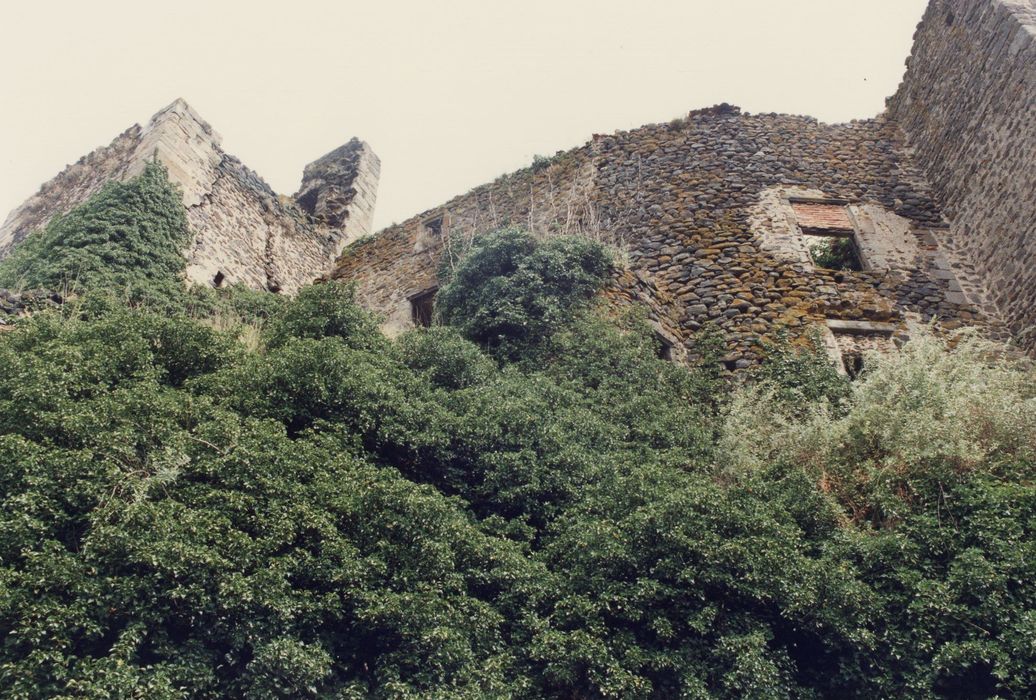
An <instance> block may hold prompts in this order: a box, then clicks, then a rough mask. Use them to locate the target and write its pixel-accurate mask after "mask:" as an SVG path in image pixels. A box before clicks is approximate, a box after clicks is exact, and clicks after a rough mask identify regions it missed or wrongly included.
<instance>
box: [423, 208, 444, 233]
mask: <svg viewBox="0 0 1036 700" xmlns="http://www.w3.org/2000/svg"><path fill="white" fill-rule="evenodd" d="M447 221H448V217H447V216H446V213H445V212H442V213H439V214H436V215H435V216H430V217H428V218H427V219H425V220H423V221H422V222H421V230H422V231H424V232H425V233H426V234H428V235H429V236H435V237H436V238H442V237H443V235H444V234H445V233H446V224H447Z"/></svg>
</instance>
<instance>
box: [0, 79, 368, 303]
mask: <svg viewBox="0 0 1036 700" xmlns="http://www.w3.org/2000/svg"><path fill="white" fill-rule="evenodd" d="M152 159H157V160H158V161H159V162H161V163H162V164H163V165H165V167H166V169H167V170H168V172H169V178H170V180H172V181H173V182H174V183H176V184H177V185H178V186H179V187H180V190H181V192H182V194H183V204H184V208H185V210H186V213H187V220H188V223H189V225H190V228H191V232H192V234H193V236H192V243H191V245H190V247H189V248H188V249H187V250H185V251H184V255H185V257H186V258H187V277H188V279H189V280H191V281H192V282H195V283H198V284H209V285H213V286H223V285H227V284H234V283H238V284H243V285H245V286H247V287H250V288H252V289H269V290H273V291H285V292H289V293H290V292H294V291H296V290H297V289H298V288H299V287H301V286H304V285H306V284H309V283H310V282H312V280H313V278H314V277H316V276H318V275H320V274H321V273H323V272H325V271H327V270H328V269H329V268H330V267H331V264H332V263H333V261H334V259H335V257H336V256H337V255H338V254H339V253H340V252H341V250H342V248H343V247H344V246H345V245H346V244H347V243H348V242H350V241H351V240H354V239H355V238H358V237H360V236H362V235H364V234H366V233H368V232H369V231H370V228H371V221H372V217H373V213H374V205H375V199H376V194H377V187H378V175H379V170H380V163H379V161H378V157H377V156H376V155H375V154H374V152H373V151H372V150H371V148H370V146H368V145H367V144H366V143H364V142H362V141H359V140H358V139H353V140H351V141H349V142H348V143H347V144H346V145H345V146H342V147H341V148H339V149H336V150H334V151H332V152H331V153H329V154H328V155H326V156H324V157H323V158H321V159H320V160H318V161H316V162H315V163H313V164H311V165H309V166H307V167H306V171H305V172H306V175H305V177H304V179H303V187H302V190H300V195H299V196H300V201H298V202H296V200H294V199H292V198H287V197H280V196H278V195H277V193H275V192H274V191H273V189H271V188H270V186H269V185H267V184H266V182H264V181H263V180H262V178H260V177H259V176H258V175H257V174H256V173H254V172H253V171H251V170H249V169H248V168H247V167H245V166H244V164H242V163H241V161H240V160H238V159H237V158H235V157H234V156H231V155H229V154H227V153H226V152H224V151H223V148H222V146H221V138H220V136H219V134H218V133H216V131H215V130H214V129H213V128H212V127H211V126H209V124H208V123H207V122H206V121H205V120H204V119H202V118H201V116H200V115H199V114H198V113H197V112H196V111H194V109H192V108H191V107H190V105H188V104H187V103H186V102H185V101H184V100H182V99H178V100H176V101H175V102H173V103H172V104H171V105H169V106H168V107H166V108H165V109H162V110H161V111H159V112H158V113H157V114H155V115H154V116H153V117H152V118H151V119H150V120H149V121H148V123H147V124H146V125H145V126H143V127H142V126H139V125H135V126H132V127H130V128H129V129H127V130H126V131H124V132H123V133H122V134H120V135H119V136H118V137H117V138H116V139H115V140H114V141H113V142H112V143H111V144H109V145H108V146H104V147H102V148H98V149H97V150H95V151H93V152H92V153H90V154H89V155H87V156H84V157H83V158H81V159H79V161H77V162H76V163H74V164H72V165H70V166H68V167H67V168H66V169H65V170H64V171H62V172H61V173H60V174H59V175H57V176H56V177H55V178H54V179H53V180H51V181H50V182H47V183H46V184H44V185H43V186H42V187H41V188H40V190H39V192H37V193H36V194H35V195H34V196H33V197H31V198H30V199H29V200H28V201H26V202H25V203H24V204H22V205H21V206H20V207H18V208H17V209H15V210H14V211H13V212H11V214H10V216H8V218H7V221H6V222H5V223H4V224H3V226H2V227H0V258H2V257H4V256H6V255H7V254H8V253H10V252H11V250H13V248H14V247H15V246H17V245H18V243H19V242H21V241H22V240H23V239H24V238H25V237H26V236H28V235H30V234H31V233H32V232H33V231H36V230H38V229H40V228H42V227H43V226H46V224H47V223H48V222H49V221H50V220H51V219H52V218H54V217H55V216H57V215H60V214H63V213H65V212H67V211H69V210H70V209H72V208H73V207H75V206H76V205H78V204H81V203H83V202H84V201H86V200H87V199H88V198H89V197H90V196H91V195H93V194H95V193H96V192H97V191H99V190H100V189H101V187H102V186H103V185H104V184H105V183H106V182H109V181H111V180H126V179H129V178H131V177H133V176H135V175H138V174H139V173H140V172H141V171H142V170H143V169H144V166H145V164H146V163H147V162H148V161H150V160H152Z"/></svg>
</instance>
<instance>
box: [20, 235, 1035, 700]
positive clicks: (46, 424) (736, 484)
mask: <svg viewBox="0 0 1036 700" xmlns="http://www.w3.org/2000/svg"><path fill="white" fill-rule="evenodd" d="M557 245H559V244H552V243H550V242H548V243H539V242H536V241H532V240H531V239H527V238H526V237H524V236H523V235H520V234H518V233H516V232H510V233H507V234H501V236H500V237H499V238H497V239H495V240H494V241H490V242H488V243H487V244H486V247H485V248H484V249H482V250H481V251H480V250H479V249H476V250H475V251H474V252H473V253H472V254H471V256H470V257H469V258H468V259H466V260H465V261H462V262H461V264H460V265H459V266H458V268H457V276H456V278H455V279H456V280H457V281H458V285H461V282H460V281H463V285H464V286H456V287H453V291H452V292H451V294H452V295H454V296H453V299H452V300H450V299H449V297H447V306H448V307H449V308H450V309H451V310H450V311H449V313H444V314H443V318H445V319H447V320H450V321H452V323H453V324H455V325H445V326H439V327H434V328H431V329H421V330H417V331H414V332H412V333H410V334H406V335H404V336H403V337H401V338H399V339H397V340H395V341H390V340H388V339H386V338H384V337H383V336H382V335H381V334H380V333H379V332H378V329H377V324H376V321H375V319H373V318H372V317H370V316H369V315H368V314H366V313H365V312H364V311H362V310H361V309H359V307H357V305H356V304H355V299H354V294H353V291H352V290H351V289H350V288H348V287H344V286H340V285H336V284H323V285H318V286H315V287H312V288H310V289H307V290H305V291H304V292H303V293H302V294H300V295H299V297H298V298H296V299H294V300H289V301H278V302H276V303H271V304H266V303H265V301H264V300H263V298H258V299H251V298H249V297H248V295H242V296H241V297H234V296H228V297H222V296H221V297H218V298H212V297H210V296H209V295H207V294H205V295H199V296H198V301H197V304H198V306H199V307H200V308H201V309H202V316H203V317H204V319H203V321H201V322H199V321H198V320H195V319H193V318H191V317H189V316H188V315H186V314H183V313H170V312H169V309H168V307H166V308H161V309H160V310H159V311H156V307H149V306H144V307H135V308H128V307H127V306H126V305H125V304H122V303H119V302H117V301H115V300H113V299H111V298H110V297H96V296H90V295H88V296H86V297H84V298H83V299H81V300H80V301H79V302H78V303H77V304H74V305H69V306H68V307H66V308H65V310H64V312H63V313H62V314H57V313H50V314H39V315H37V316H34V317H33V318H32V319H30V320H28V321H27V322H25V323H23V324H20V326H19V327H18V328H17V329H16V330H14V331H11V332H8V333H5V334H3V335H0V368H2V369H3V371H0V464H2V465H3V467H2V469H0V697H7V698H37V697H71V696H87V697H105V698H107V697H157V698H185V697H192V698H194V697H198V698H207V697H210V698H216V697H228V696H229V697H256V698H288V697H290V698H296V697H343V698H361V697H374V698H380V697H384V698H388V697H392V698H400V697H403V698H407V697H410V698H417V697H422V698H423V697H441V698H454V697H468V698H486V697H501V698H503V697H528V698H536V697H559V698H562V697H563V698H572V697H580V698H591V697H595V698H598V697H599V698H660V697H699V698H706V697H716V698H743V697H752V698H787V697H803V698H819V697H941V696H953V695H956V696H971V697H991V696H994V695H996V696H999V697H1005V698H1007V697H1019V698H1021V697H1031V696H1032V695H1033V693H1034V691H1036V673H1034V671H1033V669H1036V663H1034V662H1036V658H1034V656H1036V652H1034V649H1036V644H1034V639H1036V613H1034V610H1036V563H1034V562H1036V551H1034V548H1036V544H1034V542H1036V537H1034V535H1036V532H1034V530H1036V487H1034V486H1033V484H1034V480H1033V476H1034V461H1036V455H1034V454H1033V446H1034V445H1036V403H1034V402H1036V398H1034V393H1033V386H1036V384H1034V382H1033V381H1032V380H1033V377H1032V373H1031V371H1026V370H1023V369H1016V368H1009V367H1007V366H1006V365H1005V364H1004V362H1003V361H1002V360H997V359H995V358H993V357H992V356H991V355H990V348H988V347H986V346H984V345H983V344H982V343H980V342H978V341H977V340H974V339H967V338H965V339H963V340H962V341H961V342H959V343H958V344H957V347H956V349H955V350H954V351H953V352H950V351H948V350H947V349H946V348H945V347H943V346H942V345H941V344H940V343H938V342H936V341H935V340H932V339H919V340H915V341H913V342H911V343H909V344H907V345H906V346H905V348H904V351H903V352H902V353H900V354H899V355H896V356H890V357H887V358H868V360H867V370H866V371H865V372H864V374H863V375H862V376H861V377H860V378H859V379H858V380H857V381H856V382H855V383H853V384H849V383H847V382H845V381H844V380H842V379H840V378H838V377H837V375H834V374H833V373H832V372H830V371H829V370H827V369H825V368H826V367H827V366H826V365H824V364H822V359H821V356H820V355H817V354H812V355H810V354H805V355H803V354H799V353H797V352H796V351H793V350H792V349H791V348H790V347H778V348H776V349H775V351H774V353H773V357H772V360H771V362H770V363H769V364H768V365H767V366H766V367H765V368H764V369H762V370H761V373H760V376H759V377H757V378H756V380H755V381H754V382H753V383H751V384H748V385H745V386H741V387H737V388H736V389H733V390H732V391H733V394H732V395H731V396H729V397H728V396H725V394H726V392H728V391H731V389H728V388H727V385H726V384H724V383H723V382H722V381H721V380H720V379H719V378H718V374H717V373H716V372H715V371H714V368H713V367H711V366H702V367H697V368H691V369H685V368H682V367H678V366H676V365H673V364H672V363H669V362H666V361H664V360H661V359H658V357H657V356H656V352H655V347H654V345H653V342H654V341H653V338H652V335H651V333H650V331H649V330H648V329H647V328H646V327H645V326H644V324H643V323H642V322H641V321H638V320H637V319H636V318H630V319H618V320H615V319H613V320H610V321H605V320H602V319H601V318H600V317H599V316H598V315H596V314H595V313H594V312H593V310H592V308H591V307H590V304H589V301H588V300H589V297H590V294H591V292H592V290H593V289H594V288H595V285H596V284H599V282H594V280H595V279H598V277H597V273H596V272H595V270H597V269H598V268H597V267H596V266H595V265H596V264H595V263H594V264H589V266H588V267H587V268H584V269H583V271H582V272H578V273H572V272H571V271H567V270H561V271H560V272H559V273H558V274H559V275H560V278H557V277H555V268H554V267H553V262H557V263H558V264H561V262H564V264H566V265H567V264H569V262H571V260H572V257H573V256H574V258H575V259H581V260H589V261H593V260H598V259H599V260H603V257H601V258H599V257H598V255H597V253H593V252H592V251H589V249H586V250H584V249H582V248H578V249H574V248H567V247H564V246H562V247H561V248H557V247H554V246H557ZM544 249H547V250H548V251H550V252H549V254H548V253H545V252H544ZM487 251H491V252H487ZM509 255H513V256H515V257H514V259H513V260H512V261H511V262H510V263H506V261H505V260H504V257H506V256H509ZM551 261H553V262H551ZM469 265H470V266H471V268H472V269H467V268H468V266H469ZM487 269H490V270H492V275H487V274H485V272H486V270H487ZM534 278H538V279H541V280H542V281H543V283H544V285H543V286H542V287H535V286H534V285H533V284H532V282H531V281H530V279H534ZM566 280H567V281H566ZM573 280H575V281H573ZM483 283H484V284H483ZM461 289H465V290H468V292H470V293H472V294H474V295H475V296H474V297H473V298H475V299H480V300H481V301H479V302H477V303H476V302H475V301H472V298H467V297H462V296H461V291H460V290H461ZM491 290H493V291H495V293H490V291H491ZM544 290H547V291H544ZM468 292H465V294H467V293H468ZM553 293H557V294H558V295H560V297H559V298H557V299H553V300H549V299H541V298H540V295H548V296H549V294H553ZM181 298H183V297H181ZM210 304H211V305H223V306H220V307H219V308H220V309H221V310H220V311H219V313H224V312H225V313H227V314H233V315H238V316H239V317H241V318H252V319H255V320H262V321H263V323H262V326H261V330H260V331H258V332H257V333H256V334H255V336H254V337H252V338H251V339H250V341H249V342H242V340H241V334H240V333H239V330H240V329H239V328H237V327H228V328H224V327H222V326H221V325H220V324H218V323H213V322H212V314H211V312H210V311H209V310H211V309H212V308H214V307H213V306H210ZM483 304H484V305H485V306H484V307H483V306H482V305H483ZM461 308H464V309H466V310H467V311H466V313H460V312H459V309H461ZM536 309H546V310H547V311H548V312H549V314H550V315H549V322H547V321H545V322H543V323H542V324H540V323H539V322H537V323H536V324H533V325H534V326H535V330H534V331H533V330H530V328H532V327H533V326H529V325H525V326H523V325H522V324H517V325H506V324H497V319H499V318H501V317H503V316H506V318H507V319H512V320H513V319H516V318H519V317H523V316H525V317H528V318H531V317H532V315H533V314H534V313H535V311H536ZM501 310H503V311H501ZM504 311H506V313H503V312H504ZM455 314H456V315H455ZM501 314H502V315H501ZM470 319H477V320H478V323H476V324H474V325H470V324H468V323H467V321H468V320H470ZM508 323H510V321H508ZM480 329H481V330H480ZM489 329H492V330H489ZM512 330H513V335H508V334H509V333H512ZM483 331H485V332H483ZM700 342H701V344H702V345H703V346H704V345H707V339H702V340H701V341H700ZM701 354H703V355H707V353H705V352H704V351H702V353H701ZM713 364H714V362H713Z"/></svg>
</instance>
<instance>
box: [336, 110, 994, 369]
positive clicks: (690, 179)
mask: <svg viewBox="0 0 1036 700" xmlns="http://www.w3.org/2000/svg"><path fill="white" fill-rule="evenodd" d="M803 195H811V196H813V197H816V198H823V199H835V200H844V201H845V202H846V203H848V205H849V211H851V212H853V215H854V217H855V218H857V219H858V220H860V221H862V222H863V223H860V224H859V230H858V231H857V233H856V235H857V237H858V238H859V239H860V247H861V250H863V251H865V252H866V253H867V254H868V256H869V257H870V258H871V259H872V260H878V261H879V262H880V263H881V264H880V266H873V267H872V268H871V269H865V270H862V271H859V272H851V271H842V270H828V269H823V268H818V267H816V266H814V265H813V264H812V262H810V260H809V257H808V253H807V254H805V255H803V254H802V252H803V251H802V249H801V243H800V242H799V239H800V238H801V230H800V229H799V227H798V225H797V222H796V221H795V217H794V211H793V208H792V207H791V206H790V203H789V202H788V199H789V197H795V196H803ZM439 216H443V217H444V219H445V220H446V221H448V225H447V226H446V227H445V230H444V231H443V233H442V234H440V235H431V234H429V232H428V226H427V223H428V222H429V220H432V219H434V218H437V217H439ZM506 224H520V225H524V226H525V227H526V228H529V229H530V230H532V231H534V232H535V233H537V234H538V235H555V234H561V233H578V234H581V235H588V236H592V237H594V238H596V239H598V240H601V241H602V242H604V243H606V244H609V245H611V246H612V247H613V249H614V250H615V251H616V252H617V259H618V260H619V261H620V269H619V270H618V271H617V273H616V276H615V283H614V285H613V286H612V288H611V289H609V290H608V291H607V292H606V294H605V296H606V297H607V298H608V299H610V300H612V301H613V302H614V303H617V304H626V303H641V304H645V305H646V306H647V308H648V312H649V316H650V318H651V321H652V322H653V323H654V324H655V326H656V327H657V328H658V329H659V330H660V331H661V332H662V333H663V334H664V335H665V336H666V337H668V338H672V339H674V340H675V341H676V342H677V343H678V344H679V345H680V347H679V348H677V350H678V352H677V355H678V356H685V357H689V358H693V357H694V352H693V337H694V334H695V333H696V332H697V331H698V330H700V329H701V328H703V327H704V326H705V325H706V324H711V325H713V326H716V327H718V328H719V329H721V331H722V333H723V335H724V337H725V338H726V342H727V351H728V352H727V356H726V357H725V358H724V361H725V362H726V363H727V364H728V365H729V366H731V367H746V366H749V365H751V364H753V363H755V362H756V361H758V360H759V359H760V357H761V356H762V352H763V350H762V346H763V344H764V343H765V342H766V341H769V340H773V339H774V337H775V335H776V334H777V332H778V330H780V329H785V330H786V331H787V332H788V333H789V334H790V335H791V336H792V337H793V338H799V339H804V338H806V337H808V336H809V335H811V333H812V329H813V328H814V326H816V325H818V324H819V325H823V324H824V323H825V322H826V321H827V320H828V319H844V320H858V321H870V322H888V323H893V324H898V325H900V326H903V325H905V319H906V317H907V315H908V314H910V315H916V316H917V317H919V318H921V319H923V320H931V319H939V320H941V322H942V323H943V324H944V325H946V326H950V327H953V326H957V325H961V324H977V325H983V326H986V327H987V328H989V329H990V331H991V332H993V333H996V332H998V326H997V319H996V318H995V317H989V316H987V315H985V314H983V313H982V311H981V309H980V308H979V307H978V306H977V305H976V304H974V303H972V302H971V300H970V299H969V298H968V297H967V295H966V294H965V293H963V291H962V287H961V285H960V283H959V281H958V280H957V273H956V271H955V268H954V266H953V264H952V263H950V262H949V261H948V260H947V259H946V257H945V256H943V255H941V253H940V249H939V239H940V237H941V236H942V235H943V233H944V232H945V228H944V224H943V217H942V213H941V211H940V209H939V207H938V205H937V204H936V202H935V201H934V199H933V198H932V197H931V195H930V193H929V192H928V188H927V185H926V183H925V180H924V178H923V177H922V176H921V175H920V174H919V173H918V171H917V170H916V169H915V168H914V167H913V165H912V163H911V160H910V158H909V153H908V152H907V151H906V150H905V149H904V147H903V143H902V139H901V134H900V132H899V130H898V129H897V127H896V125H895V124H894V123H893V122H891V121H890V120H888V119H886V118H884V117H882V118H878V119H871V120H864V121H858V122H853V123H850V124H842V125H826V124H821V123H819V122H817V121H816V120H814V119H810V118H807V117H795V116H786V115H776V114H760V115H748V114H742V113H741V112H740V110H738V109H737V108H735V107H729V106H726V105H723V106H720V107H718V108H712V109H707V110H699V111H697V112H693V113H691V114H690V115H689V116H688V117H687V118H686V119H683V120H678V121H675V122H672V123H669V124H658V125H650V126H645V127H642V128H640V129H635V130H633V131H628V132H620V133H616V134H614V135H607V136H601V135H598V136H595V137H594V138H593V140H592V141H591V142H589V143H588V144H586V145H585V146H582V147H580V148H576V149H574V150H572V151H568V152H566V153H563V154H559V155H558V156H556V157H555V158H553V159H552V160H551V162H549V163H546V164H544V163H540V164H537V165H536V166H534V167H531V168H527V169H525V170H523V171H519V172H517V173H514V174H512V175H508V176H505V177H502V178H500V179H498V180H497V181H495V182H493V183H490V184H488V185H484V186H482V187H479V188H477V189H475V190H473V191H471V192H469V193H468V194H466V195H463V196H460V197H457V198H455V199H453V200H451V201H450V202H447V203H446V204H444V205H443V206H442V207H439V208H436V209H434V210H430V211H428V212H425V213H423V214H421V215H420V216H417V217H414V218H413V219H411V220H409V221H406V222H404V223H402V224H400V225H398V226H394V227H392V228H389V229H387V230H385V231H382V232H381V233H379V234H378V235H376V236H375V237H373V238H371V239H368V240H365V241H362V242H359V243H357V244H354V245H353V246H350V247H349V248H347V249H346V251H345V252H344V254H343V256H342V257H341V259H340V260H339V262H338V265H337V267H336V269H335V271H334V273H333V275H332V277H334V278H336V279H343V280H352V281H355V282H356V283H357V285H358V289H359V294H360V298H361V300H362V301H363V302H364V303H365V304H366V305H367V306H369V307H370V308H372V309H374V310H376V311H378V312H380V313H382V314H383V315H384V316H385V319H386V328H387V329H388V330H390V331H394V332H395V331H399V330H401V329H403V328H405V327H407V326H409V325H410V313H409V301H408V300H409V298H410V297H411V296H413V295H414V294H417V293H419V292H421V291H424V290H427V289H429V288H432V287H434V286H435V284H436V271H437V269H438V266H439V265H440V264H441V263H442V260H443V256H444V253H448V252H449V250H450V248H451V247H453V246H462V245H463V244H464V242H465V241H466V240H469V239H470V238H471V237H472V236H474V235H479V234H482V233H485V232H487V231H491V230H493V229H495V228H499V227H500V226H502V225H506ZM782 237H783V239H784V244H781V243H780V241H781V239H782ZM796 246H799V248H797V249H796Z"/></svg>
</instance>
